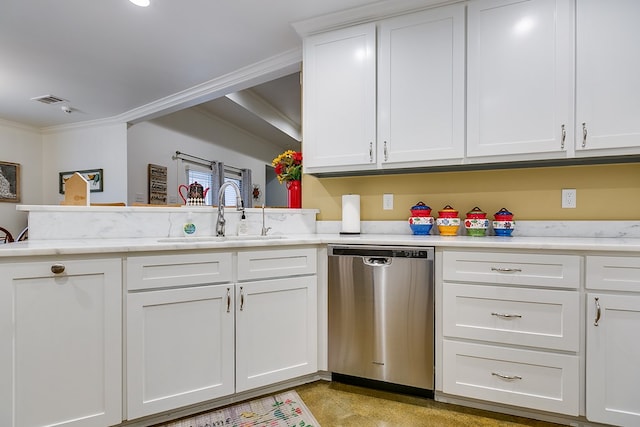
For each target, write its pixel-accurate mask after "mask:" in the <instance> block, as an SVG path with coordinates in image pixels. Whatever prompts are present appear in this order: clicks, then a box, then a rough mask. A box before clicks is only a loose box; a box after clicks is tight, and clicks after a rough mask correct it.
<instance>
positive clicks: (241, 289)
mask: <svg viewBox="0 0 640 427" xmlns="http://www.w3.org/2000/svg"><path fill="white" fill-rule="evenodd" d="M242 310H244V288H243V287H242V286H240V311H242Z"/></svg>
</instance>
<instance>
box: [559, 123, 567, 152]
mask: <svg viewBox="0 0 640 427" xmlns="http://www.w3.org/2000/svg"><path fill="white" fill-rule="evenodd" d="M566 139H567V129H565V126H564V125H562V140H561V141H560V148H561V149H562V150H564V141H565V140H566Z"/></svg>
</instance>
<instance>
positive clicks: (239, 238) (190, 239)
mask: <svg viewBox="0 0 640 427" xmlns="http://www.w3.org/2000/svg"><path fill="white" fill-rule="evenodd" d="M277 239H284V236H191V237H165V238H162V239H158V242H161V243H176V242H192V243H194V242H229V241H252V240H277Z"/></svg>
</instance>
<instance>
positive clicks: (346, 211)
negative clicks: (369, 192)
mask: <svg viewBox="0 0 640 427" xmlns="http://www.w3.org/2000/svg"><path fill="white" fill-rule="evenodd" d="M342 233H343V234H359V233H360V195H359V194H345V195H343V196H342Z"/></svg>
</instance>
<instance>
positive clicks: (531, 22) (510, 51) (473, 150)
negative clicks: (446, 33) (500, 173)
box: [467, 0, 573, 162]
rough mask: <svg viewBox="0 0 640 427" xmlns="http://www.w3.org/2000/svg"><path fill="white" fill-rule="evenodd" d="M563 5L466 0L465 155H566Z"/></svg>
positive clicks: (545, 0)
mask: <svg viewBox="0 0 640 427" xmlns="http://www.w3.org/2000/svg"><path fill="white" fill-rule="evenodd" d="M571 12H572V8H571V2H570V1H569V0H524V1H523V0H478V1H472V2H470V3H469V6H468V24H467V43H468V51H467V67H468V68H467V72H468V74H467V156H468V157H470V158H474V157H480V156H505V155H519V157H515V158H514V159H523V160H527V159H532V158H551V157H565V156H566V155H567V153H566V150H567V149H568V145H569V144H568V143H567V141H570V140H571V139H570V137H571V135H570V133H571V131H572V129H573V121H572V110H573V89H572V88H573V83H572V82H573V65H572V64H573V55H572V52H573V35H572V34H573V33H572V27H573V25H572V22H573V19H572V14H571ZM523 155H524V156H523ZM498 160H499V159H498ZM503 160H511V158H504V159H503ZM476 162H477V160H476Z"/></svg>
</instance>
